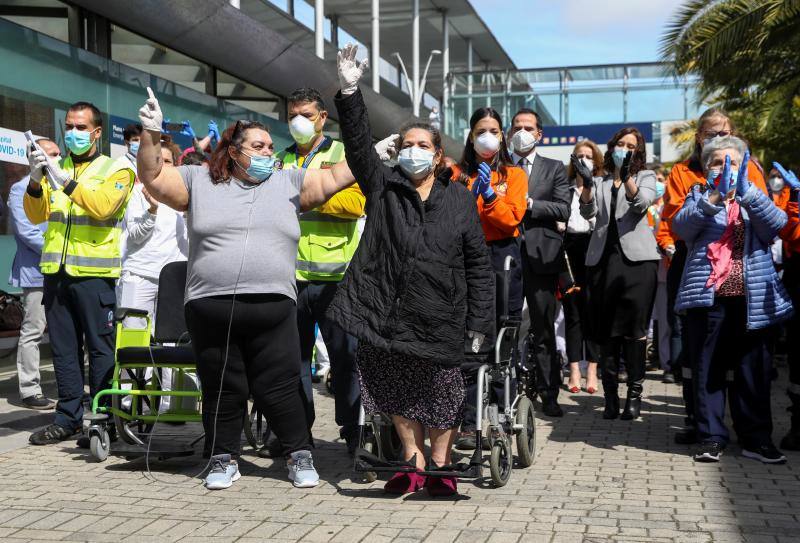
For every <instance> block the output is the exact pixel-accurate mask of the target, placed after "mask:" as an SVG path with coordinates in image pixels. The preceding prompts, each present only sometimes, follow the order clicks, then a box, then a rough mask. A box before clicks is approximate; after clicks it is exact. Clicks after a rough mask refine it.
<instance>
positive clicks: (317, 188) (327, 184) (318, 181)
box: [300, 146, 372, 212]
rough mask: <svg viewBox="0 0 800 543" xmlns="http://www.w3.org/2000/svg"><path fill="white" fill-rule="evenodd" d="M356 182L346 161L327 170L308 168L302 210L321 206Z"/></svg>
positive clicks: (302, 191) (302, 197)
mask: <svg viewBox="0 0 800 543" xmlns="http://www.w3.org/2000/svg"><path fill="white" fill-rule="evenodd" d="M370 149H372V146H370ZM355 182H356V178H355V177H353V173H352V172H351V171H350V168H349V167H348V166H347V163H345V162H340V163H338V164H336V165H335V166H334V167H333V168H329V169H327V170H306V175H305V179H304V180H303V189H302V190H301V191H300V211H304V212H305V211H310V210H312V209H314V208H315V207H318V206H321V205H322V204H324V203H325V202H327V201H328V200H329V199H330V198H331V196H333V195H334V194H336V193H337V192H339V191H340V190H342V189H344V188H345V187H349V186H350V185H352V184H353V183H355Z"/></svg>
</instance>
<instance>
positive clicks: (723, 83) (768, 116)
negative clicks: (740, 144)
mask: <svg viewBox="0 0 800 543" xmlns="http://www.w3.org/2000/svg"><path fill="white" fill-rule="evenodd" d="M798 50H800V0H687V1H686V2H685V3H684V4H683V5H682V6H681V7H680V8H679V9H678V11H677V12H676V14H675V16H674V17H673V19H672V20H671V21H670V22H669V23H668V25H667V28H666V32H665V34H664V36H663V38H662V43H661V55H662V58H663V60H665V61H667V62H669V63H670V64H671V65H672V67H673V70H674V73H675V74H676V75H685V74H690V73H691V74H696V75H699V76H700V78H701V83H700V88H699V96H700V98H701V99H703V100H705V101H708V102H712V103H715V104H718V105H721V106H722V107H723V108H725V109H727V110H728V111H730V112H731V113H732V116H733V117H734V119H735V120H737V121H738V122H739V124H740V127H739V128H740V131H741V132H742V133H743V135H744V136H745V137H747V138H748V139H749V140H750V142H751V144H752V145H754V146H755V147H756V149H762V150H764V151H766V154H767V155H768V156H769V158H771V159H772V158H776V157H777V158H780V159H782V160H785V161H788V162H790V163H793V164H794V165H797V164H798V163H800V157H797V156H796V149H797V144H798V143H800V137H798V136H797V135H796V134H795V133H796V130H795V128H794V127H795V126H797V123H798V121H800V62H798V58H797V51H798ZM762 158H763V157H762Z"/></svg>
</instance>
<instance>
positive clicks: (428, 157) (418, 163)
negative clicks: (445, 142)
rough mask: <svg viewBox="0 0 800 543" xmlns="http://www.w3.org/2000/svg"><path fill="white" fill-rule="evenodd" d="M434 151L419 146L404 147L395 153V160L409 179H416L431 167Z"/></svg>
mask: <svg viewBox="0 0 800 543" xmlns="http://www.w3.org/2000/svg"><path fill="white" fill-rule="evenodd" d="M434 156H435V155H434V153H432V152H430V151H428V150H426V149H422V148H420V147H406V148H405V149H403V150H402V151H400V154H398V155H397V162H398V163H399V164H400V169H401V170H403V173H405V174H406V175H407V176H408V178H409V179H411V180H412V181H418V180H420V179H422V178H423V177H425V176H426V175H428V173H430V171H431V168H433V157H434Z"/></svg>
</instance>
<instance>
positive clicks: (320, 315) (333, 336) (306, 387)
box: [297, 281, 361, 433]
mask: <svg viewBox="0 0 800 543" xmlns="http://www.w3.org/2000/svg"><path fill="white" fill-rule="evenodd" d="M337 286H338V283H334V282H330V281H327V282H323V281H316V282H309V281H298V282H297V329H298V331H299V333H300V360H301V364H302V366H301V379H302V385H303V395H304V397H305V401H306V421H307V423H308V427H309V428H311V427H312V426H313V424H314V419H315V415H314V396H313V388H312V386H311V358H312V355H313V353H314V343H315V341H316V337H315V336H314V325H316V324H319V330H320V332H321V333H322V339H323V340H324V341H325V347H327V348H328V356H330V359H331V388H333V394H334V397H335V404H334V406H335V418H336V424H338V425H339V426H340V427H341V428H342V431H343V432H344V433H347V432H351V431H354V430H355V429H356V428H357V426H358V411H359V407H360V406H361V389H360V387H359V384H358V372H357V371H356V349H357V347H358V340H357V339H356V338H355V337H353V336H351V335H350V334H348V333H347V332H345V331H344V330H342V328H341V327H340V326H339V325H338V324H337V323H335V322H333V321H331V320H330V319H328V317H327V316H326V315H325V313H326V312H327V311H328V306H330V305H331V302H332V301H333V296H334V295H335V294H336V287H337Z"/></svg>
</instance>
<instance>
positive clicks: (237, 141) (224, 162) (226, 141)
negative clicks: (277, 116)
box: [208, 121, 269, 185]
mask: <svg viewBox="0 0 800 543" xmlns="http://www.w3.org/2000/svg"><path fill="white" fill-rule="evenodd" d="M253 129H258V130H263V131H264V132H267V133H269V129H268V128H267V127H266V126H264V125H263V124H261V123H260V122H258V121H236V124H234V125H232V126H229V127H228V128H226V129H225V130H224V131H223V132H222V134H221V135H220V140H219V143H218V144H217V146H216V147H215V148H214V152H212V153H211V158H210V159H209V160H208V171H209V172H210V173H211V179H212V181H213V182H214V184H215V185H216V184H217V183H222V182H224V181H227V180H229V179H230V178H231V177H232V176H233V169H234V163H233V159H232V158H231V155H230V154H229V153H228V149H229V148H231V147H233V148H234V149H236V150H237V151H238V150H240V149H241V148H242V143H243V142H244V136H245V133H246V132H247V131H248V130H253Z"/></svg>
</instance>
